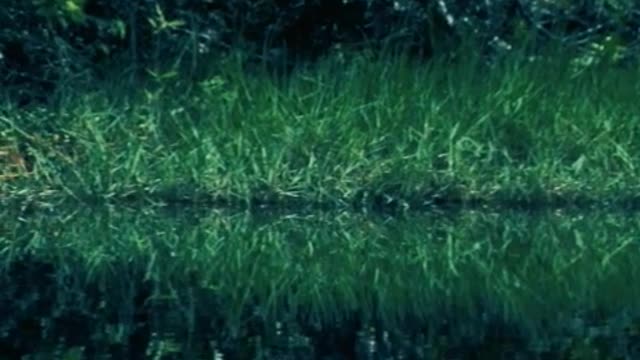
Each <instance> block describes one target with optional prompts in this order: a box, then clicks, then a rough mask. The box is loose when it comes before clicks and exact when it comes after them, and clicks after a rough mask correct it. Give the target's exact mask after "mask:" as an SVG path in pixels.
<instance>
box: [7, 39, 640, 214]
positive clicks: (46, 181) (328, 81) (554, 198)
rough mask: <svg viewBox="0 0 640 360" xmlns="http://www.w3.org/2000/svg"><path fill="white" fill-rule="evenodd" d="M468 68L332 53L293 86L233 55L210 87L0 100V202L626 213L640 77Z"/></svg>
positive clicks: (530, 66)
mask: <svg viewBox="0 0 640 360" xmlns="http://www.w3.org/2000/svg"><path fill="white" fill-rule="evenodd" d="M473 54H474V53H473V49H472V48H469V49H468V50H460V51H459V52H457V53H453V54H452V55H447V56H442V57H438V58H434V59H432V60H429V61H427V62H419V61H416V60H413V59H411V58H409V57H406V56H393V55H390V56H386V57H385V56H381V55H376V54H375V53H371V52H366V51H351V50H349V49H337V50H335V51H334V52H333V53H332V54H330V55H329V56H327V57H325V58H324V59H322V60H321V61H319V62H317V63H316V64H315V65H307V66H303V65H301V66H299V67H298V68H297V69H296V70H294V71H295V72H294V74H293V75H292V76H289V77H286V78H283V77H280V76H277V75H274V73H273V72H272V71H271V70H269V69H266V68H260V67H254V68H252V69H247V68H246V67H244V66H243V64H245V62H244V59H243V58H242V55H241V54H235V55H233V56H228V57H225V58H224V59H222V60H221V61H219V62H216V63H215V64H211V69H215V71H214V70H212V75H210V76H208V77H205V78H203V79H202V80H192V79H187V78H183V77H181V76H179V73H177V72H175V71H171V70H164V71H163V70H161V69H158V70H156V72H152V77H153V78H152V80H150V81H148V82H143V83H141V84H140V85H139V86H138V85H132V84H131V83H130V82H128V81H127V80H126V79H121V78H114V79H115V80H113V81H112V82H111V83H106V82H101V83H100V85H99V86H98V87H86V88H74V89H68V91H67V92H66V93H63V94H59V96H58V97H57V98H56V99H55V102H54V103H52V104H50V105H49V106H31V107H26V108H24V107H23V108H19V107H17V105H16V103H15V102H11V101H5V102H4V103H3V104H2V107H1V109H0V124H1V126H2V128H1V129H2V130H1V132H2V139H3V142H4V143H3V144H1V145H3V146H4V148H5V149H9V150H11V151H8V150H5V154H9V153H12V152H13V153H16V154H22V157H23V158H24V160H22V159H20V161H24V163H25V165H24V166H17V165H16V164H14V166H12V167H6V169H7V170H6V171H5V173H4V174H3V176H4V179H5V180H3V181H2V182H1V183H0V186H1V188H2V194H3V198H4V199H5V200H9V199H12V198H13V199H18V198H20V199H26V198H33V199H36V198H37V199H39V200H44V198H46V197H49V198H50V199H53V198H63V197H73V198H76V199H81V200H86V201H93V200H100V201H104V200H117V199H147V200H150V201H155V202H172V201H185V200H188V201H205V202H217V203H224V204H229V205H231V204H237V205H269V204H279V205H280V206H289V205H295V204H297V205H300V204H306V205H314V206H330V207H335V206H343V207H344V206H346V207H351V206H355V207H367V208H371V207H384V206H391V207H402V208H419V207H423V206H426V205H430V204H434V203H457V202H485V203H504V202H507V203H522V204H554V203H577V204H584V203H598V204H599V205H604V204H607V203H617V202H625V203H629V204H631V203H633V202H635V200H636V198H637V196H638V187H637V186H638V185H637V184H638V183H640V182H639V181H638V180H639V178H638V176H639V174H638V169H637V164H638V154H640V151H639V147H640V141H639V140H638V138H637V137H636V136H634V134H636V133H637V132H638V131H639V129H638V128H637V127H638V125H637V124H640V122H639V121H638V114H640V109H639V107H640V105H639V104H638V102H637V94H638V92H639V91H640V88H639V87H640V86H639V85H638V84H640V82H638V81H636V79H640V68H638V67H633V66H631V67H625V66H613V65H612V64H611V61H612V59H610V58H608V57H607V54H608V53H606V52H605V53H602V52H600V53H599V52H592V53H584V52H579V53H575V54H571V53H567V51H566V50H565V49H560V50H558V51H557V52H556V53H555V54H553V55H548V54H546V55H543V56H538V57H532V56H529V55H528V54H527V53H525V52H522V53H515V52H511V53H509V55H508V56H504V57H500V58H496V59H494V60H493V61H492V62H489V63H487V62H486V61H484V60H482V58H481V57H479V56H473ZM15 156H16V155H14V157H15ZM5 157H6V156H5ZM4 161H5V164H8V163H9V160H7V159H5V160H4ZM17 175H20V176H17ZM9 178H11V179H10V180H9ZM52 196H53V198H51V197H52ZM45 201H53V200H45Z"/></svg>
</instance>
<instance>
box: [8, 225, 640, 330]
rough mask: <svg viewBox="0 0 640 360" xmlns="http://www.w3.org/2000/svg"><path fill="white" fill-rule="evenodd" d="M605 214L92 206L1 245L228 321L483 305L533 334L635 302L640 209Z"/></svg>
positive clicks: (398, 316)
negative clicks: (301, 212)
mask: <svg viewBox="0 0 640 360" xmlns="http://www.w3.org/2000/svg"><path fill="white" fill-rule="evenodd" d="M597 216H599V217H598V218H597V219H595V218H583V217H579V216H576V217H574V216H569V215H564V216H561V215H548V216H547V215H543V216H540V217H534V218H531V219H530V218H528V217H527V216H518V215H515V216H511V217H509V216H505V215H504V214H485V215H482V214H477V213H465V214H461V215H459V216H456V217H452V218H448V219H439V218H437V217H433V216H424V217H415V218H410V219H396V220H393V221H386V222H377V221H373V220H371V219H369V218H366V217H362V216H352V215H346V214H326V215H317V216H308V217H303V216H301V217H283V218H280V219H279V220H277V221H274V222H273V223H266V224H261V223H256V222H253V221H250V220H249V218H246V217H244V215H233V216H226V215H220V214H217V215H215V216H211V217H209V218H202V219H200V220H199V224H198V225H197V226H195V227H191V226H187V225H184V224H180V223H176V222H175V221H174V220H171V219H167V218H163V217H158V216H156V215H155V214H153V213H148V214H146V215H144V216H138V215H134V214H129V215H122V214H116V213H96V214H93V215H92V216H91V217H86V218H85V217H81V218H80V217H79V218H75V219H74V218H73V217H72V218H69V217H65V218H64V222H63V220H62V219H60V220H52V219H47V218H33V219H29V220H28V222H27V223H18V224H16V225H15V226H16V228H15V229H7V230H5V232H6V233H9V234H14V235H15V239H13V235H12V239H13V240H11V241H9V238H4V239H1V238H0V240H1V241H0V244H1V246H2V248H1V249H0V254H2V256H3V258H2V259H1V260H2V263H4V264H5V266H8V265H6V264H10V263H12V262H15V261H20V260H19V259H20V254H22V253H29V254H31V256H32V257H35V258H36V259H40V260H41V261H45V262H51V263H53V264H54V265H55V266H56V267H59V268H61V269H66V270H64V271H66V272H67V273H68V272H69V271H71V270H70V269H73V271H74V272H76V273H77V274H76V275H75V276H81V277H83V278H84V280H81V281H80V283H83V282H84V281H86V280H87V278H88V279H89V280H90V281H92V282H93V281H99V282H100V281H108V279H114V278H118V277H120V276H121V274H123V273H124V272H126V273H128V274H140V275H139V276H140V277H144V278H146V279H149V280H152V281H154V282H157V283H158V286H159V288H158V289H157V290H158V291H159V292H158V293H157V294H156V296H157V298H158V300H159V301H162V299H176V297H180V296H182V295H179V294H181V293H183V291H184V290H183V289H185V287H187V288H189V287H192V286H195V287H196V288H197V289H199V290H198V292H202V294H209V295H207V296H208V297H210V298H212V299H215V300H214V301H215V302H216V303H217V304H218V306H221V307H222V308H224V309H226V311H225V314H224V316H227V317H228V319H229V320H230V321H240V319H242V318H243V317H244V316H246V311H247V309H248V308H252V307H256V309H257V310H255V311H257V313H260V314H262V315H264V316H267V315H268V314H271V315H269V316H277V314H279V313H281V312H282V311H285V310H283V309H287V310H286V311H285V312H286V313H288V312H290V311H293V312H294V313H295V312H297V311H300V312H302V313H304V314H306V315H305V316H309V317H310V318H312V319H313V318H317V321H320V322H323V321H328V322H332V321H336V320H337V319H340V318H342V317H343V316H344V315H345V314H348V313H349V312H350V311H352V310H353V309H361V310H362V313H363V314H364V316H365V317H372V318H380V319H383V320H386V321H387V322H389V323H393V322H396V321H401V320H402V319H406V316H411V318H414V319H416V318H422V319H427V318H430V317H433V316H438V315H439V314H442V313H443V311H444V312H445V313H448V312H456V313H457V314H456V316H461V317H463V318H464V317H467V316H469V317H475V315H474V314H478V313H482V312H485V313H487V314H489V315H491V314H496V315H499V316H504V317H505V318H507V319H512V320H513V321H517V322H522V323H523V325H525V327H527V328H528V329H529V330H530V331H536V326H537V325H536V324H540V322H539V320H545V319H546V320H547V321H549V320H551V321H552V322H553V323H555V322H557V321H559V319H561V318H562V317H566V319H567V320H568V319H569V317H570V316H572V313H573V312H575V311H578V310H582V309H594V308H600V309H614V308H620V307H621V308H624V307H633V306H636V305H638V304H637V299H640V296H639V295H640V288H637V286H636V285H635V284H640V278H639V276H640V271H639V270H638V264H640V262H639V261H638V260H639V259H638V257H639V256H640V252H639V250H640V248H639V247H638V243H637V241H636V242H634V241H630V240H629V239H635V236H636V234H635V229H637V227H638V226H639V225H640V223H639V222H638V218H637V217H635V216H629V214H620V215H615V214H608V215H606V214H602V215H597ZM498 219H499V220H500V221H497V220H498ZM3 223H4V224H9V222H4V221H3ZM6 227H8V225H5V228H6ZM100 279H102V280H100ZM190 296H193V294H192V295H190ZM182 301H187V300H185V299H183V300H182ZM187 303H188V301H187ZM332 319H333V320H332Z"/></svg>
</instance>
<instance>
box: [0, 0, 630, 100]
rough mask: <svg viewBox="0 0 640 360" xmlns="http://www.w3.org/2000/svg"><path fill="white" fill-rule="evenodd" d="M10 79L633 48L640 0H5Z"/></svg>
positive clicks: (1, 47) (2, 13) (8, 82)
mask: <svg viewBox="0 0 640 360" xmlns="http://www.w3.org/2000/svg"><path fill="white" fill-rule="evenodd" d="M0 23H2V24H8V25H6V26H3V28H2V29H1V30H0V84H2V86H3V87H4V88H5V89H9V90H12V91H13V92H14V94H18V93H22V92H24V93H26V95H25V96H29V97H32V96H39V94H42V93H51V91H52V90H54V89H55V88H56V87H57V86H59V85H61V83H62V84H64V83H70V82H73V81H76V80H78V79H85V80H87V79H88V80H92V79H95V77H96V76H99V74H100V73H101V71H105V69H109V70H112V69H114V68H117V69H119V71H125V70H127V71H131V72H132V73H133V74H143V73H144V71H143V70H145V69H147V68H149V67H158V66H166V65H167V62H170V64H173V65H175V64H180V65H186V66H189V67H190V69H191V70H193V69H194V68H196V67H197V66H198V64H201V63H207V62H210V60H211V59H212V58H215V57H218V56H220V55H221V54H223V53H224V52H227V51H229V50H231V49H241V50H243V51H244V52H246V54H247V55H248V58H249V59H250V60H251V61H260V62H266V63H267V64H279V63H282V62H285V63H286V62H290V63H292V62H295V63H299V62H308V61H313V60H315V59H317V58H319V57H320V56H322V55H323V54H326V53H327V52H328V51H330V50H331V49H332V48H334V47H335V46H336V45H340V46H366V47H368V48H373V49H384V50H385V51H408V52H411V53H413V54H415V55H418V56H421V57H428V56H431V55H432V54H433V53H434V52H447V51H452V50H454V49H456V48H457V47H458V46H459V45H461V44H462V43H463V42H465V41H466V42H469V41H470V42H472V43H474V44H475V45H477V46H479V51H480V52H481V53H483V54H485V55H486V54H488V53H489V54H490V53H495V52H499V51H501V49H504V48H510V47H517V46H518V45H521V44H522V43H523V42H525V41H527V43H528V44H533V45H535V46H536V47H540V46H541V45H542V44H544V43H545V42H548V41H549V40H553V41H556V42H559V43H561V44H566V45H567V46H568V45H584V44H585V43H588V42H591V41H599V39H600V38H602V37H604V36H613V37H615V39H616V41H619V42H620V43H621V44H624V46H625V47H626V49H627V50H628V54H626V55H627V57H631V55H630V54H633V52H634V50H635V49H637V48H638V46H639V44H638V40H637V39H638V35H639V34H638V32H639V30H638V29H640V3H638V2H636V1H629V0H627V1H625V0H608V1H596V0H582V1H556V2H553V1H551V2H549V1H544V2H543V1H524V0H493V1H489V0H487V1H471V0H404V1H392V0H346V1H345V0H257V1H255V0H237V1H222V0H173V1H170V0H69V1H65V0H30V1H24V0H5V1H4V2H3V7H2V10H0Z"/></svg>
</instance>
